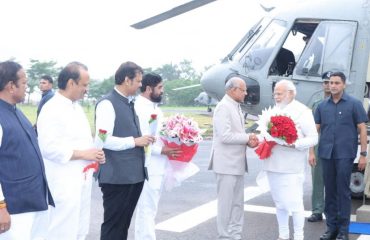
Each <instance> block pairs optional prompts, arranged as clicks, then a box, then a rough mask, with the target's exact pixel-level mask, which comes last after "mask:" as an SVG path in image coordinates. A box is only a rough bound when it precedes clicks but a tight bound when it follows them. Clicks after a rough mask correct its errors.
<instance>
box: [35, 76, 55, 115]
mask: <svg viewBox="0 0 370 240" xmlns="http://www.w3.org/2000/svg"><path fill="white" fill-rule="evenodd" d="M39 88H40V90H41V92H42V97H41V101H40V103H39V106H38V108H37V116H39V114H40V111H41V109H42V107H43V106H44V104H45V103H46V102H47V101H49V100H50V98H52V97H53V96H54V91H53V78H52V77H50V76H49V75H44V76H42V77H41V80H40V83H39Z"/></svg>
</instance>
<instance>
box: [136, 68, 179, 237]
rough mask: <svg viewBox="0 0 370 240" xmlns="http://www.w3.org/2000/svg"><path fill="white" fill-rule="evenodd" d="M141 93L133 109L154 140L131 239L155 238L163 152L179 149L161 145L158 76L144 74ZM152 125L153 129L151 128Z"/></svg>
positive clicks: (164, 164) (164, 166) (174, 152)
mask: <svg viewBox="0 0 370 240" xmlns="http://www.w3.org/2000/svg"><path fill="white" fill-rule="evenodd" d="M140 90H141V92H142V93H141V95H139V96H138V97H137V98H136V100H135V111H136V114H137V115H138V117H139V121H140V129H141V132H142V134H143V135H155V136H156V141H155V143H154V144H152V145H150V148H148V150H147V151H149V152H148V153H146V158H145V166H146V167H147V170H148V176H149V180H148V181H145V182H144V187H143V190H142V192H141V195H140V199H139V202H138V204H137V208H136V219H135V239H136V240H155V239H156V237H155V216H156V214H157V211H158V202H159V199H160V195H161V192H162V186H163V182H164V178H165V172H166V169H167V166H168V158H167V156H166V155H170V154H171V155H174V156H176V155H177V154H179V153H180V152H179V149H175V148H169V147H166V146H164V145H163V142H162V141H161V140H160V137H159V127H160V123H161V121H162V120H163V112H162V110H161V109H160V108H159V107H158V103H160V102H161V99H162V95H163V81H162V78H161V77H160V76H159V75H157V74H154V73H148V74H146V75H144V77H143V81H142V86H141V88H140ZM152 115H155V116H156V121H157V126H154V125H155V124H153V125H152V126H154V127H150V125H149V121H150V119H151V116H152ZM153 128H154V129H153Z"/></svg>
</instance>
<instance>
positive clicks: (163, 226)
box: [155, 187, 266, 232]
mask: <svg viewBox="0 0 370 240" xmlns="http://www.w3.org/2000/svg"><path fill="white" fill-rule="evenodd" d="M265 192H266V191H263V190H261V189H260V188H259V187H247V188H245V189H244V201H248V200H250V199H252V198H255V197H257V196H259V195H261V194H263V193H265ZM216 214H217V200H213V201H211V202H208V203H206V204H203V205H201V206H199V207H196V208H193V209H191V210H189V211H187V212H184V213H181V214H179V215H177V216H176V217H173V218H170V219H168V220H166V221H163V222H161V223H158V224H157V225H156V227H155V228H156V229H158V230H165V231H171V232H184V231H186V230H188V229H190V228H193V227H195V226H197V225H199V224H201V223H203V222H205V221H207V220H209V219H211V218H213V217H216Z"/></svg>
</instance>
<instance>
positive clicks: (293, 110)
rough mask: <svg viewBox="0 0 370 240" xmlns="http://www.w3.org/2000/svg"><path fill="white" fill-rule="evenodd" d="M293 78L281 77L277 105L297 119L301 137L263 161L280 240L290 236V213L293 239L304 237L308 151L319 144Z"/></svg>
mask: <svg viewBox="0 0 370 240" xmlns="http://www.w3.org/2000/svg"><path fill="white" fill-rule="evenodd" d="M295 95H296V88H295V86H294V84H293V83H292V82H291V81H288V80H281V81H280V82H278V83H277V84H276V86H275V89H274V99H275V102H276V107H278V108H280V110H281V113H282V114H285V115H287V116H289V117H291V119H292V120H293V121H294V123H295V124H296V128H297V134H298V139H297V140H296V141H295V142H294V143H293V144H292V145H289V146H287V145H286V146H282V145H275V146H274V147H273V148H272V153H271V156H270V157H269V158H267V159H265V160H264V170H265V171H266V172H267V177H268V181H269V185H270V190H271V195H272V198H273V200H274V203H275V207H276V216H277V220H278V224H279V239H289V214H290V213H291V214H292V216H293V225H294V240H302V239H303V238H304V234H303V227H304V207H303V182H304V171H305V166H306V164H307V163H308V150H309V148H310V147H312V146H314V145H315V144H316V143H317V139H318V134H317V131H316V127H315V122H314V119H313V116H312V112H311V110H310V109H309V108H308V107H306V106H305V105H303V104H302V103H300V102H298V101H296V100H295V99H294V98H295Z"/></svg>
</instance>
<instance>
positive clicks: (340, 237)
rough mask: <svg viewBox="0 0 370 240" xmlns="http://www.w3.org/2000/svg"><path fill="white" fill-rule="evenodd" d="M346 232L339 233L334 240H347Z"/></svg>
mask: <svg viewBox="0 0 370 240" xmlns="http://www.w3.org/2000/svg"><path fill="white" fill-rule="evenodd" d="M348 239H349V238H348V234H346V233H339V234H338V236H337V238H336V240H348Z"/></svg>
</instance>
